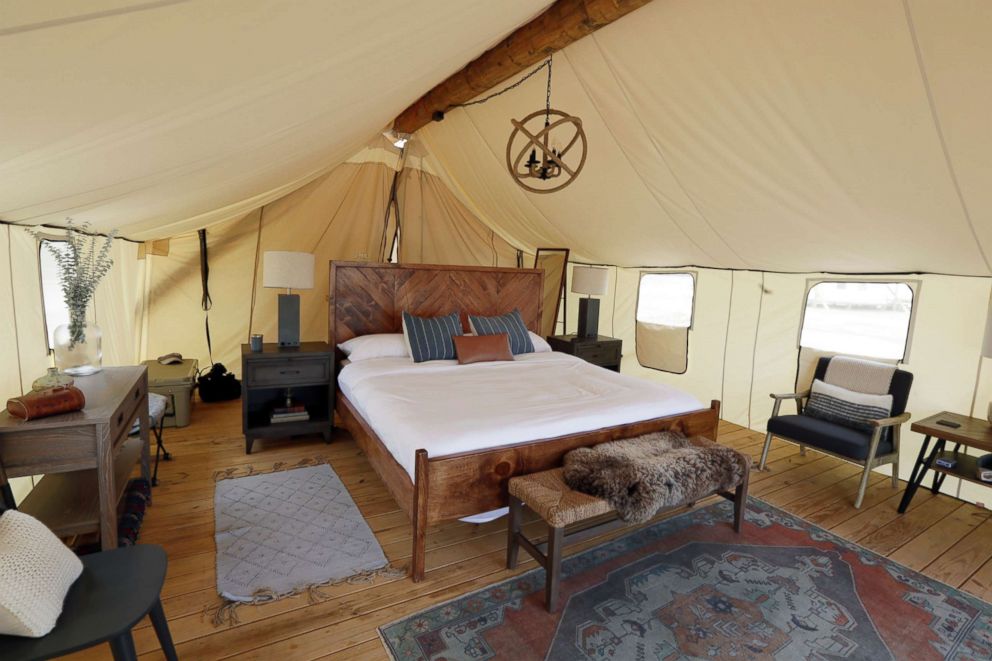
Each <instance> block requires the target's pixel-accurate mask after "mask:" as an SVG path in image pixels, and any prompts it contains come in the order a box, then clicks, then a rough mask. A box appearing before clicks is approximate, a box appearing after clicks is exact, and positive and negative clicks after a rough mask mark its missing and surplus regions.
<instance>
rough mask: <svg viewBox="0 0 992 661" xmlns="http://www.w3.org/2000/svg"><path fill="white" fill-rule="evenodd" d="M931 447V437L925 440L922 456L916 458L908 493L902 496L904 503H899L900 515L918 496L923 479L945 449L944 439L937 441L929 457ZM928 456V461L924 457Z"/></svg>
mask: <svg viewBox="0 0 992 661" xmlns="http://www.w3.org/2000/svg"><path fill="white" fill-rule="evenodd" d="M929 445H930V436H927V437H926V438H924V439H923V446H922V447H921V448H920V454H919V455H917V457H916V464H914V465H913V472H912V473H910V476H909V483H908V484H907V485H906V492H905V493H904V494H903V496H902V501H901V502H900V503H899V510H898V511H899V513H900V514H903V513H904V512H905V511H906V508H907V507H909V503H910V502H912V500H913V496H914V495H916V490H917V489H918V488H919V487H920V484H922V482H923V479H924V478H925V477H926V474H927V470H929V468H930V466H931V465H933V461H934V459H936V458H937V455H938V454H940V452H941V450H943V448H944V441H943V439H939V438H938V439H937V442H936V443H934V446H933V450H932V451H931V452H930V454H929V455H927V448H928V447H929ZM924 456H926V459H924V458H923V457H924Z"/></svg>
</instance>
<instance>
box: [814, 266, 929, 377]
mask: <svg viewBox="0 0 992 661" xmlns="http://www.w3.org/2000/svg"><path fill="white" fill-rule="evenodd" d="M913 299H914V295H913V288H912V287H911V286H910V285H909V284H908V283H905V282H818V283H816V284H815V285H813V286H812V287H810V289H809V292H808V293H807V294H806V307H805V310H804V312H803V325H802V332H801V334H800V337H799V346H800V347H807V348H810V349H817V350H820V351H827V352H831V353H844V354H852V355H856V356H867V357H870V358H881V359H888V360H903V359H904V358H905V356H906V346H907V343H908V341H909V329H910V322H911V320H912V315H913Z"/></svg>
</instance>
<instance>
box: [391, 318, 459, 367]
mask: <svg viewBox="0 0 992 661" xmlns="http://www.w3.org/2000/svg"><path fill="white" fill-rule="evenodd" d="M461 334H462V322H461V319H460V318H459V317H458V313H457V312H452V313H451V314H449V315H447V316H444V317H415V316H413V315H412V314H410V313H409V312H407V311H406V310H404V311H403V335H404V337H405V338H406V343H407V345H408V346H409V347H410V355H411V356H412V357H413V362H415V363H422V362H424V361H427V360H454V359H455V357H456V354H455V343H454V341H453V340H452V339H451V336H452V335H461Z"/></svg>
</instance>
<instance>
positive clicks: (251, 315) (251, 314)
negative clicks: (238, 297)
mask: <svg viewBox="0 0 992 661" xmlns="http://www.w3.org/2000/svg"><path fill="white" fill-rule="evenodd" d="M264 215H265V205H262V206H260V207H259V208H258V231H257V232H256V233H255V264H254V266H253V268H252V272H251V307H250V308H249V310H248V339H249V341H250V340H251V327H252V326H253V325H254V323H255V297H256V294H257V292H258V253H259V251H260V250H261V248H262V218H263V216H264Z"/></svg>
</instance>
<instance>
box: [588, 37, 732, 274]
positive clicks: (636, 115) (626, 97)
mask: <svg viewBox="0 0 992 661" xmlns="http://www.w3.org/2000/svg"><path fill="white" fill-rule="evenodd" d="M589 38H590V39H592V43H593V44H595V45H596V50H598V51H599V54H600V57H602V58H603V62H604V64H606V66H607V68H608V69H609V70H610V73H611V74H613V80H614V81H616V84H617V87H618V88H619V89H620V92H621V94H623V98H624V101H625V102H626V104H627V107H628V108H629V109H630V113H631V114H632V115H633V116H634V118H635V119H636V120H637V123H638V124H639V125H640V127H641V130H642V131H643V132H644V135H646V136H647V138H648V141H649V142H650V143H651V146H652V147H653V148H654V151H655V153H656V154H657V155H658V157H659V158H660V159H661V162H662V163H664V164H665V168H666V169H667V170H668V172H669V173H670V174H671V175H672V179H673V180H675V184H676V185H677V186H678V187H679V189H680V190H681V191H682V194H683V195H685V197H686V199H687V200H689V203H690V204H691V205H692V208H693V209H695V210H696V213H697V214H699V218H700V220H702V221H703V222H704V223H706V226H707V227H708V228H709V229H710V231H711V232H713V235H714V236H715V237H716V238H717V239H719V240H720V243H722V244H723V245H724V246H725V247H726V248H727V250H728V251H730V254H731V255H733V256H734V257H736V258H737V259H738V260H740V262H741V264H745V265H748V266H750V262H748V261H747V260H746V259H744V258H743V257H741V256H740V255H739V254H737V251H736V250H734V248H733V247H732V246H731V245H730V243H728V242H727V240H726V239H724V238H723V235H721V234H720V233H719V232H717V231H716V228H715V227H713V224H712V223H711V222H710V221H709V219H708V218H707V217H706V214H704V213H703V211H702V209H700V208H699V204H697V203H696V199H695V198H694V197H693V196H692V195H690V194H689V191H688V190H686V187H685V185H684V184H683V183H682V180H681V179H680V178H679V176H678V175H677V174H675V170H674V168H672V165H671V163H669V162H668V159H667V158H665V154H664V152H663V151H662V150H661V148H660V147H659V146H658V143H657V141H656V140H655V139H654V136H652V135H651V132H650V131H648V129H647V126H645V124H644V120H642V119H641V115H640V114H639V113H638V112H637V110H635V108H634V104H633V103H632V102H631V100H630V95H629V94H628V93H627V88H626V86H625V85H624V84H623V81H621V80H620V77H619V76H617V73H616V69H614V68H613V65H612V64H610V60H609V58H607V57H606V53H604V52H603V48H602V46H601V45H600V43H599V40H598V39H597V38H596V35H595V34H592V35H590V36H589ZM673 222H674V221H673ZM679 229H681V227H680V228H679ZM683 231H684V230H683ZM686 237H687V238H689V240H690V241H692V242H693V243H694V244H695V241H693V239H692V238H690V237H688V234H686ZM700 250H702V251H703V252H704V253H706V251H705V250H703V249H702V248H701V247H700Z"/></svg>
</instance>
